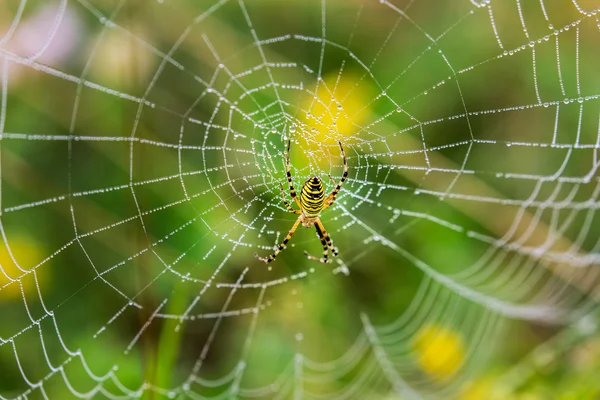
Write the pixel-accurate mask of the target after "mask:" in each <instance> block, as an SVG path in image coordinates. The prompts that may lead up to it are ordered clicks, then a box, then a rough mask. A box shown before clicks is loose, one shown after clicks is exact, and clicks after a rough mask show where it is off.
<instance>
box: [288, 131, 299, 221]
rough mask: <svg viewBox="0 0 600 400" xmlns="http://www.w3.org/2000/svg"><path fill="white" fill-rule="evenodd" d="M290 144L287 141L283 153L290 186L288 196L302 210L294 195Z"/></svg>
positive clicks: (296, 196) (289, 141)
mask: <svg viewBox="0 0 600 400" xmlns="http://www.w3.org/2000/svg"><path fill="white" fill-rule="evenodd" d="M290 144H291V140H288V145H287V150H286V152H285V173H286V176H287V180H288V184H289V186H290V196H292V199H294V201H295V202H296V204H297V205H298V207H300V209H302V206H301V205H300V200H298V195H297V194H296V190H294V184H293V183H292V172H291V170H292V167H291V165H290Z"/></svg>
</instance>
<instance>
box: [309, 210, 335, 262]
mask: <svg viewBox="0 0 600 400" xmlns="http://www.w3.org/2000/svg"><path fill="white" fill-rule="evenodd" d="M315 229H316V230H317V234H318V235H319V239H320V240H321V245H322V246H323V257H322V258H318V257H315V256H313V255H311V254H309V253H308V252H307V251H305V252H304V255H305V256H306V257H307V258H308V259H309V260H314V261H318V262H321V263H324V264H325V263H327V261H329V258H328V256H329V248H331V251H332V253H333V255H334V256H337V255H338V251H337V249H336V248H335V247H333V243H332V242H331V238H330V237H329V234H328V233H327V231H326V230H325V227H324V226H323V224H322V223H321V220H319V219H317V220H316V221H315Z"/></svg>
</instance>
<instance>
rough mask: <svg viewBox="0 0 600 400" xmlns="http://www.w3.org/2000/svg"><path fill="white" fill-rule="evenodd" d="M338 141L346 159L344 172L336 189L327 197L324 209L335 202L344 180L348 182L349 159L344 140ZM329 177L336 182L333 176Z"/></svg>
mask: <svg viewBox="0 0 600 400" xmlns="http://www.w3.org/2000/svg"><path fill="white" fill-rule="evenodd" d="M338 143H339V145H340V151H341V152H342V158H343V159H344V172H343V173H342V177H341V178H340V181H339V182H338V184H337V185H336V187H335V189H333V191H332V192H331V193H330V194H329V196H327V198H326V199H325V203H324V207H323V210H325V209H326V208H328V207H329V206H331V205H332V204H333V203H334V202H335V199H336V196H337V195H338V193H339V192H340V189H341V188H342V185H343V184H344V182H346V178H347V177H348V161H347V160H346V152H345V151H344V147H343V146H342V142H338ZM329 179H331V180H332V181H333V183H335V181H334V180H333V178H331V176H330V177H329Z"/></svg>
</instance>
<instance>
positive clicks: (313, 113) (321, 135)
mask: <svg viewBox="0 0 600 400" xmlns="http://www.w3.org/2000/svg"><path fill="white" fill-rule="evenodd" d="M309 93H314V95H310V96H307V97H305V98H303V99H302V100H301V101H300V104H299V105H298V107H299V109H300V110H301V112H300V113H299V114H298V120H297V122H296V124H295V125H293V126H292V128H291V129H290V130H291V132H292V137H302V138H304V139H306V145H307V147H306V150H310V151H314V152H317V153H318V152H319V151H321V149H322V148H323V145H324V144H329V145H334V144H335V143H336V142H337V141H338V140H340V141H342V142H345V140H344V139H345V138H350V137H352V135H355V134H356V132H357V131H358V130H359V129H360V126H362V125H363V124H365V123H366V122H367V121H370V120H371V119H372V114H371V110H370V107H368V103H369V101H371V100H372V99H373V98H374V97H375V95H374V93H375V91H374V89H373V86H372V85H371V84H370V83H369V81H368V80H367V79H366V78H364V79H361V77H360V76H359V75H357V74H355V73H353V72H350V71H344V72H343V73H342V74H341V75H340V74H338V73H337V72H336V73H334V74H330V75H326V76H324V77H323V79H322V80H320V81H318V82H317V83H316V84H315V86H314V88H313V90H311V91H309ZM294 132H296V133H294ZM331 148H332V149H335V148H336V147H335V146H332V147H331ZM292 153H293V151H292ZM333 156H334V157H337V156H338V153H337V150H336V152H335V153H334V154H333ZM292 157H294V158H296V157H298V160H297V161H298V162H300V164H297V165H305V164H306V161H307V160H306V159H303V160H300V158H301V156H294V155H293V154H292ZM309 161H312V162H315V163H317V164H318V165H319V166H320V167H322V168H327V167H328V166H329V161H330V160H329V158H328V157H319V156H317V157H315V158H314V159H311V160H309Z"/></svg>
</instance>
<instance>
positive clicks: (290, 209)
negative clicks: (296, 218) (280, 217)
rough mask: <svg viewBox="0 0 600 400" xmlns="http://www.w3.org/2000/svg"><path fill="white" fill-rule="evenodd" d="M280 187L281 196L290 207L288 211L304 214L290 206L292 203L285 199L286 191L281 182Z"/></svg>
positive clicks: (286, 205)
mask: <svg viewBox="0 0 600 400" xmlns="http://www.w3.org/2000/svg"><path fill="white" fill-rule="evenodd" d="M279 188H280V189H281V198H282V199H283V204H285V207H286V208H287V209H288V211H289V212H291V213H294V214H302V211H300V210H294V209H293V208H292V206H290V203H288V201H287V200H286V199H285V191H284V190H283V185H282V184H281V183H280V184H279Z"/></svg>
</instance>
